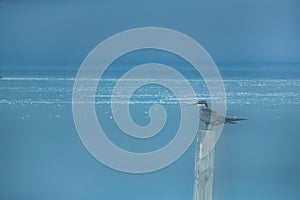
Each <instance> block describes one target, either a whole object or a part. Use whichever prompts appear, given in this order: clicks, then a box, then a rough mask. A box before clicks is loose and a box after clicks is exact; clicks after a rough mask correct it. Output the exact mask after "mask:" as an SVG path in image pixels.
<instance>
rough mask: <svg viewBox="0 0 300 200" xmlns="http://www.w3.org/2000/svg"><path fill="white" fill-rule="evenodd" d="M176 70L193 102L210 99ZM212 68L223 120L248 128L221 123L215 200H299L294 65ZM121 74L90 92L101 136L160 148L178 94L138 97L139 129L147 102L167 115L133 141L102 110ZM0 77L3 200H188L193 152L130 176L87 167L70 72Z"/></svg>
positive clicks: (174, 122)
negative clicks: (223, 97) (157, 128)
mask: <svg viewBox="0 0 300 200" xmlns="http://www.w3.org/2000/svg"><path fill="white" fill-rule="evenodd" d="M180 70H181V72H182V73H183V74H184V75H186V77H188V79H189V81H190V83H191V84H192V86H194V88H195V91H196V93H197V96H198V97H199V98H201V99H209V93H208V91H207V89H206V87H205V83H204V81H203V80H202V79H201V77H200V76H199V75H197V74H195V71H193V70H186V68H179V71H180ZM220 71H221V74H222V76H223V78H224V84H225V88H226V93H227V115H228V116H237V117H243V118H247V119H248V121H245V122H241V123H240V124H239V125H226V127H225V128H224V130H223V134H222V136H221V138H220V140H219V142H218V144H217V147H216V161H215V162H216V166H215V188H214V197H215V199H230V200H232V199H272V200H274V199H299V198H300V195H299V193H298V187H299V185H300V181H299V180H300V173H299V170H298V169H299V167H300V160H299V159H298V157H299V155H298V154H299V152H300V146H299V142H300V136H299V130H300V124H299V117H298V114H299V111H300V70H299V68H298V66H295V65H286V66H274V65H264V66H253V65H251V66H248V65H245V64H241V65H238V66H232V65H229V66H221V67H220ZM121 72H123V71H122V70H120V72H119V71H117V72H116V70H115V71H112V72H107V73H106V74H105V76H104V79H103V80H102V81H101V83H100V85H99V87H98V88H97V92H96V96H95V100H96V110H97V115H98V120H99V121H100V123H101V125H103V128H104V129H105V130H106V131H107V132H109V133H111V134H109V135H108V137H109V139H110V140H111V141H113V142H114V143H115V144H117V145H118V146H120V147H122V148H124V149H127V150H130V151H134V152H147V151H151V150H155V149H158V148H160V147H163V146H164V145H166V144H167V143H168V142H169V141H170V140H171V139H172V138H173V137H174V134H175V132H176V130H177V128H178V122H179V120H180V119H179V117H178V113H179V105H178V101H177V99H176V97H175V96H174V94H172V92H171V91H170V90H167V89H166V88H163V87H160V86H157V85H155V84H152V85H148V86H145V87H143V88H140V89H139V90H137V91H136V92H135V93H134V95H133V96H132V97H131V102H130V105H129V107H130V111H131V112H132V118H133V120H135V122H136V123H137V124H139V125H147V124H148V123H149V122H150V119H149V116H148V110H149V108H150V106H151V105H153V104H154V103H160V104H161V105H163V106H164V107H165V108H166V111H167V113H168V116H169V117H168V119H167V121H166V124H165V125H166V127H164V128H163V129H162V131H161V133H159V134H158V135H156V136H155V137H153V138H150V139H148V140H141V139H137V138H131V137H129V136H128V135H126V134H123V133H122V131H121V130H120V129H118V128H117V127H116V124H115V122H114V120H113V117H112V113H111V111H110V99H111V94H112V91H113V86H114V85H115V84H116V81H117V80H118V77H120V74H122V73H121ZM2 74H3V76H4V78H3V79H0V108H1V113H2V114H1V116H0V120H1V134H0V137H1V139H0V148H1V150H0V157H1V160H2V162H1V166H0V175H1V181H0V185H1V187H2V188H3V190H2V191H5V192H4V193H3V194H0V196H1V198H2V199H21V198H22V199H24V198H26V199H27V198H28V199H29V198H30V199H41V198H43V199H45V198H46V197H48V198H49V199H50V198H51V199H95V198H98V199H192V192H193V191H192V190H193V172H194V171H193V167H194V148H195V147H194V145H192V146H191V147H190V148H189V150H188V151H187V152H186V153H185V154H184V155H183V156H182V157H181V158H180V159H179V160H178V161H176V162H175V163H174V164H172V165H171V166H169V167H167V168H165V169H162V170H160V171H157V172H153V173H148V174H141V175H133V174H127V173H122V172H118V171H115V170H112V169H110V168H108V167H106V166H104V165H102V164H101V163H99V162H98V161H97V160H95V159H94V158H93V157H92V156H91V155H90V154H89V153H88V152H87V151H86V149H85V148H84V147H83V145H82V144H81V141H80V139H79V137H78V135H77V131H76V129H75V125H74V122H73V117H72V108H71V103H72V89H73V84H74V78H75V75H76V70H74V69H72V70H71V69H68V68H63V69H61V68H57V69H54V68H49V69H43V70H38V68H32V69H28V68H26V69H24V68H20V69H9V68H7V69H3V70H2ZM131 81H132V80H131ZM165 81H174V80H165ZM100 86H102V87H100ZM178 87H180V82H179V83H178ZM123 98H124V96H118V99H120V101H119V102H118V103H124V102H123V101H122V99H123ZM183 100H184V101H185V102H186V103H191V102H193V101H194V100H191V99H188V98H186V99H183ZM200 126H201V128H202V127H203V124H200ZM187 134H188V133H187ZM15 191H18V193H16V192H15Z"/></svg>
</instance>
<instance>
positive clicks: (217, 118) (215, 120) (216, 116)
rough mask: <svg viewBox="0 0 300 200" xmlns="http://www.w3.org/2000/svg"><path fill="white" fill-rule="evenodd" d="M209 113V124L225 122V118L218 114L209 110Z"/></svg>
mask: <svg viewBox="0 0 300 200" xmlns="http://www.w3.org/2000/svg"><path fill="white" fill-rule="evenodd" d="M210 112H211V124H216V125H217V124H222V123H224V122H225V117H223V116H222V115H220V114H218V113H217V112H215V111H213V110H210Z"/></svg>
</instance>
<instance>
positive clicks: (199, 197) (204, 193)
mask: <svg viewBox="0 0 300 200" xmlns="http://www.w3.org/2000/svg"><path fill="white" fill-rule="evenodd" d="M214 133H215V132H214V131H209V130H202V131H199V132H198V134H197V143H196V153H195V172H194V173H195V175H194V179H195V180H194V198H193V200H212V193H213V175H214V149H212V150H211V151H210V152H209V153H208V154H207V155H206V156H205V157H203V156H202V152H201V148H202V146H203V144H204V138H205V136H206V135H207V134H210V135H212V136H214ZM210 138H212V137H210Z"/></svg>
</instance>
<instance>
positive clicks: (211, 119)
mask: <svg viewBox="0 0 300 200" xmlns="http://www.w3.org/2000/svg"><path fill="white" fill-rule="evenodd" d="M192 106H193V107H199V108H200V110H199V113H200V116H199V118H200V120H201V121H203V122H204V123H205V125H206V128H205V129H206V130H211V129H212V127H213V126H217V125H220V124H236V122H237V121H243V120H247V119H242V118H229V117H224V116H222V115H220V114H218V113H217V112H215V111H213V110H212V109H210V108H208V104H207V102H206V101H205V100H199V101H198V102H197V103H195V104H192ZM209 126H210V129H209Z"/></svg>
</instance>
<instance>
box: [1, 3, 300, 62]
mask: <svg viewBox="0 0 300 200" xmlns="http://www.w3.org/2000/svg"><path fill="white" fill-rule="evenodd" d="M299 8H300V1H298V0H285V1H283V0H281V1H280V0H251V1H240V0H227V1H217V0H209V1H204V0H197V1H194V0H192V1H184V2H183V1H179V0H173V1H161V0H152V1H141V0H131V1H116V0H110V1H108V0H102V1H83V0H77V1H68V0H65V1H56V0H55V1H49V0H43V1H37V0H30V1H19V0H15V1H9V0H1V1H0V65H10V64H21V65H22V64H38V65H48V64H50V65H52V64H53V65H56V64H57V65H61V64H62V65H79V64H80V63H81V62H82V60H83V59H84V58H85V56H86V55H87V54H88V52H89V51H90V50H91V49H93V48H94V47H95V46H96V45H97V44H98V43H99V42H101V41H103V40H105V39H106V38H107V37H109V36H111V35H113V34H116V33H118V32H121V31H124V30H127V29H131V28H136V27H144V26H159V27H166V28H171V29H175V30H177V31H180V32H183V33H185V34H187V35H189V36H191V37H192V38H194V39H196V40H197V41H198V42H199V43H200V44H202V45H203V46H204V47H205V49H206V50H207V51H208V52H209V54H210V55H211V56H212V57H213V59H214V60H215V61H216V62H255V63H261V62H263V63H265V62H270V63H276V62H279V63H295V62H299V61H300V56H299V55H300V37H299V35H300V26H299V24H300V12H299Z"/></svg>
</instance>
